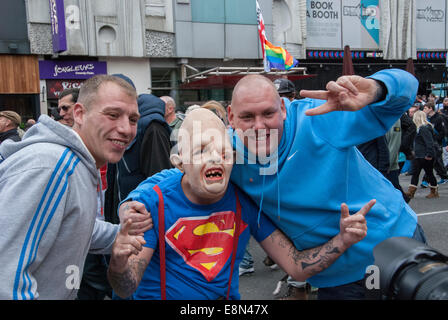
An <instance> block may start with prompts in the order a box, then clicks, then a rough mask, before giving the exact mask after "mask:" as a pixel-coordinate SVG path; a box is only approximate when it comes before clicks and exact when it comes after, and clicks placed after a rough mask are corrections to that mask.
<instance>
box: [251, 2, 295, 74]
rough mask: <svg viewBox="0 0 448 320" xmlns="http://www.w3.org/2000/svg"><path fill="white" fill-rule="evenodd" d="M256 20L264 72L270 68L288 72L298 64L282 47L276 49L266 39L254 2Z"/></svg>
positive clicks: (258, 10) (262, 21)
mask: <svg viewBox="0 0 448 320" xmlns="http://www.w3.org/2000/svg"><path fill="white" fill-rule="evenodd" d="M255 3H256V9H257V20H258V35H259V37H260V42H261V51H262V53H263V63H264V70H265V71H266V72H269V71H270V70H271V68H275V69H279V70H289V69H291V68H292V67H294V66H296V65H297V64H298V63H299V62H298V61H297V60H296V59H294V58H293V57H292V56H291V55H290V54H289V53H288V51H286V50H285V49H283V48H282V47H276V46H274V45H273V44H272V43H270V42H269V41H268V39H266V29H265V27H264V20H263V15H262V14H261V8H260V5H259V4H258V1H257V0H256V1H255Z"/></svg>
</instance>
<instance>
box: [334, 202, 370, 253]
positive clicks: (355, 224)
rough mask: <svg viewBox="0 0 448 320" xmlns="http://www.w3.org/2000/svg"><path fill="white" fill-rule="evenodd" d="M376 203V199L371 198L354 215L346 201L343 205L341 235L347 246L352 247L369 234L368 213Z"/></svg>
mask: <svg viewBox="0 0 448 320" xmlns="http://www.w3.org/2000/svg"><path fill="white" fill-rule="evenodd" d="M375 203H376V200H370V201H369V202H368V203H367V204H366V205H364V206H363V207H362V208H361V210H359V211H358V212H356V213H355V214H352V215H350V212H349V210H348V207H347V205H346V204H345V203H343V204H342V205H341V220H340V224H339V225H340V236H341V240H342V242H343V244H344V245H345V246H347V247H350V246H352V245H354V244H355V243H357V242H359V241H361V240H362V239H364V237H365V236H366V235H367V221H366V214H367V212H369V211H370V209H371V208H372V207H373V206H374V205H375Z"/></svg>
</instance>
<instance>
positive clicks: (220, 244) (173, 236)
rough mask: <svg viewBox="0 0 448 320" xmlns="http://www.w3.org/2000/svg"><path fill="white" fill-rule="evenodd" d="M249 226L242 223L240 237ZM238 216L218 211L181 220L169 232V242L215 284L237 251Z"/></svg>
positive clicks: (190, 264)
mask: <svg viewBox="0 0 448 320" xmlns="http://www.w3.org/2000/svg"><path fill="white" fill-rule="evenodd" d="M246 227H247V224H246V223H244V222H243V221H241V227H240V234H241V233H242V232H243V231H244V229H246ZM234 232H235V213H234V212H232V211H224V212H216V213H213V214H212V215H210V216H207V217H190V218H180V219H179V220H177V221H176V223H175V224H174V225H173V226H172V227H171V228H170V229H169V230H168V231H167V233H166V241H167V243H168V244H169V245H170V246H171V247H172V248H173V249H174V250H175V251H176V252H177V253H179V254H180V255H181V256H182V258H183V259H184V261H185V263H187V264H188V265H189V266H191V267H193V268H195V269H196V270H198V271H199V272H201V273H202V275H203V276H204V277H205V278H206V279H207V281H209V282H210V281H212V280H213V279H214V278H215V277H216V275H217V274H218V273H219V272H220V271H221V269H222V268H223V267H224V265H225V264H226V262H227V260H228V259H229V257H230V255H231V253H232V249H233V236H234Z"/></svg>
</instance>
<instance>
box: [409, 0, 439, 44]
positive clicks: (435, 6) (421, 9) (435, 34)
mask: <svg viewBox="0 0 448 320" xmlns="http://www.w3.org/2000/svg"><path fill="white" fill-rule="evenodd" d="M416 3H417V10H416V11H417V13H416V15H417V21H416V30H417V50H420V49H421V50H440V49H446V2H445V0H425V1H416Z"/></svg>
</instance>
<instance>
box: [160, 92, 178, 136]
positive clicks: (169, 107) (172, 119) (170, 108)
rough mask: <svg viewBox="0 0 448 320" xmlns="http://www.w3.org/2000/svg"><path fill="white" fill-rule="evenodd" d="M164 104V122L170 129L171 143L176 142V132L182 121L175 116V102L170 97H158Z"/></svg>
mask: <svg viewBox="0 0 448 320" xmlns="http://www.w3.org/2000/svg"><path fill="white" fill-rule="evenodd" d="M160 99H162V100H163V101H164V102H165V120H166V122H167V123H168V125H169V126H170V128H171V132H172V133H171V135H174V136H173V139H174V140H172V141H177V135H178V134H177V132H178V130H179V128H180V126H181V124H182V119H181V118H180V117H179V116H177V114H176V102H175V101H174V99H173V98H171V97H170V96H162V97H160Z"/></svg>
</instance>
